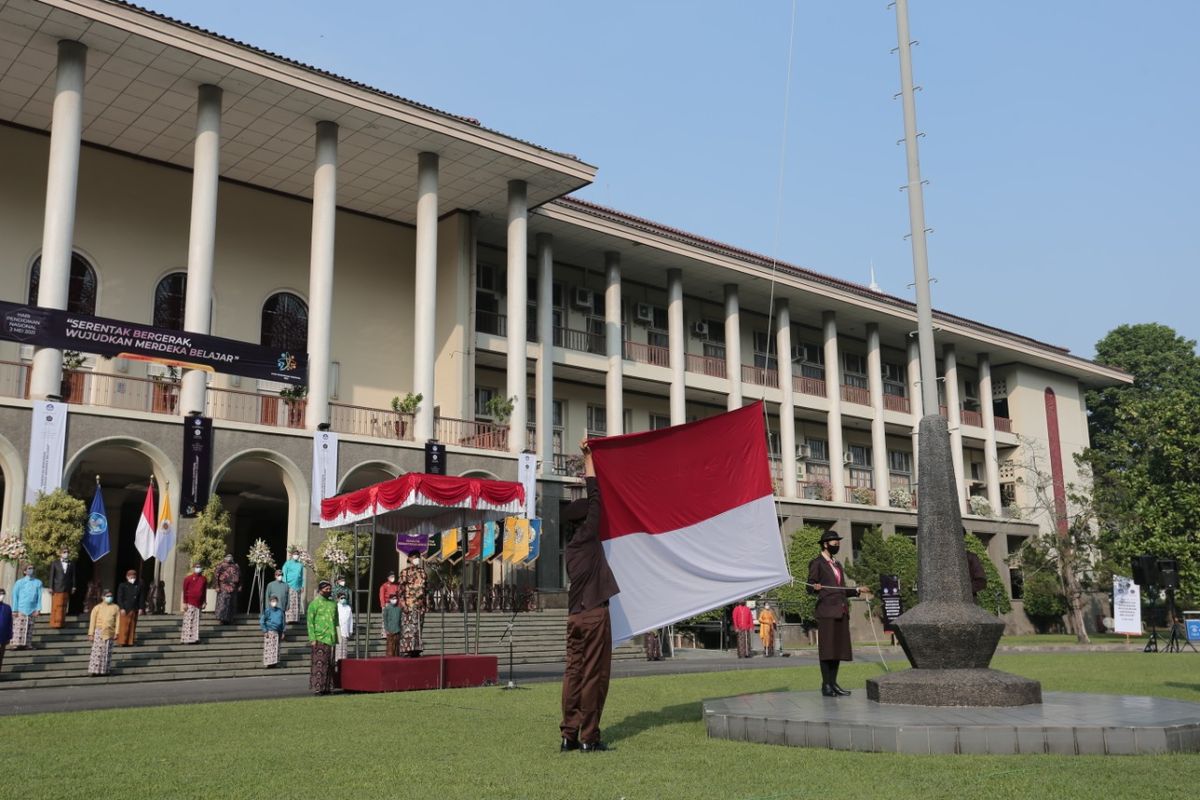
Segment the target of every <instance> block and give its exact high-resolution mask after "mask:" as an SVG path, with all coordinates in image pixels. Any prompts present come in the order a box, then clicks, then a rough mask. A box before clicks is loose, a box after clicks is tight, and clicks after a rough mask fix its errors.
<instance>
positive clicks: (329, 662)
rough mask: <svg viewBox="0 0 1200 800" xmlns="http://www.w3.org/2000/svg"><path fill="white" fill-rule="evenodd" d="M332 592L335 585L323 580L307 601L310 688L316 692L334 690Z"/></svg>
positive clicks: (334, 606) (335, 619)
mask: <svg viewBox="0 0 1200 800" xmlns="http://www.w3.org/2000/svg"><path fill="white" fill-rule="evenodd" d="M332 595H333V585H332V584H331V583H330V582H329V581H321V582H320V583H319V584H317V596H316V597H314V598H313V599H312V602H311V603H309V604H308V613H307V615H306V616H307V618H308V620H307V621H308V644H309V647H310V648H311V649H312V664H311V665H310V667H309V673H308V688H309V690H310V691H311V692H312V693H313V694H329V693H330V692H332V691H333V647H334V645H336V644H337V635H338V634H337V626H338V612H337V603H335V602H333V597H332Z"/></svg>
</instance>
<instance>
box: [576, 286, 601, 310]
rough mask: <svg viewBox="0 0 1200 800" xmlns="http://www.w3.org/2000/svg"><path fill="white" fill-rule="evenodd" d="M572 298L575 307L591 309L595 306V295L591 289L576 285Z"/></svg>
mask: <svg viewBox="0 0 1200 800" xmlns="http://www.w3.org/2000/svg"><path fill="white" fill-rule="evenodd" d="M572 300H573V301H574V305H575V307H576V308H586V309H587V310H589V311H591V310H593V309H594V308H595V307H596V295H595V293H594V292H593V291H592V290H591V289H584V288H583V287H576V289H575V296H574V297H573V298H572Z"/></svg>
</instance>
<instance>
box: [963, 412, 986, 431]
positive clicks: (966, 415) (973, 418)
mask: <svg viewBox="0 0 1200 800" xmlns="http://www.w3.org/2000/svg"><path fill="white" fill-rule="evenodd" d="M962 424H963V425H972V426H974V427H976V428H982V427H983V414H981V413H980V412H978V411H969V410H967V409H965V408H964V409H963V410H962Z"/></svg>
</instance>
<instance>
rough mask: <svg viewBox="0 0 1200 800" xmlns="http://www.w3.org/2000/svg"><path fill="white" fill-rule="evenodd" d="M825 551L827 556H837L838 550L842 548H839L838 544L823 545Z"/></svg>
mask: <svg viewBox="0 0 1200 800" xmlns="http://www.w3.org/2000/svg"><path fill="white" fill-rule="evenodd" d="M825 549H826V550H827V551H829V555H831V556H836V555H837V552H838V550H841V549H842V546H841V545H840V544H833V543H830V544H827V545H825Z"/></svg>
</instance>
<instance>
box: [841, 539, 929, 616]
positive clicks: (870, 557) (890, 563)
mask: <svg viewBox="0 0 1200 800" xmlns="http://www.w3.org/2000/svg"><path fill="white" fill-rule="evenodd" d="M846 571H847V572H848V573H849V574H850V577H851V578H853V579H854V581H855V583H857V584H858V585H859V586H870V587H871V592H872V594H874V596H875V597H882V596H883V593H882V591H881V590H880V586H879V576H880V575H895V576H896V577H897V578H899V579H900V604H901V608H903V609H904V610H905V611H907V610H908V609H910V608H912V607H913V606H915V605H916V604H917V546H916V545H915V544H913V541H912V539H910V538H908V537H907V536H900V535H896V536H889V537H888V538H886V539H884V538H883V533H882V532H881V531H880V530H879V528H871V529H870V530H868V531H867V532H866V533H865V534H864V535H863V540H862V547H861V548H860V549H859V551H858V557H857V558H856V559H854V563H853V564H851V565H850V566H849V567H847V569H846Z"/></svg>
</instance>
